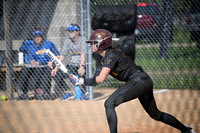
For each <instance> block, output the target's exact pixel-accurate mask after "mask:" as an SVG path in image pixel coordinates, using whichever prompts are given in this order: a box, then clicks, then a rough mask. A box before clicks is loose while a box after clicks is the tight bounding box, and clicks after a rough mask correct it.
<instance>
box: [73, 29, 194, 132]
mask: <svg viewBox="0 0 200 133" xmlns="http://www.w3.org/2000/svg"><path fill="white" fill-rule="evenodd" d="M86 42H87V43H90V44H91V46H92V52H95V53H98V54H100V55H101V56H102V62H101V65H102V68H101V69H97V71H96V72H95V75H94V77H93V78H85V79H76V77H75V76H74V78H75V79H76V84H84V85H88V86H95V85H97V84H100V83H103V82H104V81H105V79H106V77H107V76H108V74H110V75H111V76H113V77H114V78H116V79H118V80H120V81H125V84H124V85H122V86H121V87H120V88H119V89H117V90H116V91H115V92H113V93H112V95H111V96H110V97H109V98H108V99H107V100H106V101H105V104H104V105H105V110H106V117H107V122H108V125H109V128H110V132H111V133H117V114H116V111H115V107H117V106H119V105H120V104H122V103H124V102H127V101H130V100H133V99H135V98H138V99H139V101H140V103H141V104H142V106H143V108H144V109H145V111H146V112H147V113H148V114H149V116H150V117H151V118H153V119H155V120H157V121H161V122H163V123H166V124H168V125H170V126H172V127H174V128H177V129H178V130H180V131H181V132H182V133H194V131H193V130H192V128H191V127H186V126H185V125H183V124H182V123H181V122H180V121H178V120H177V119H176V118H175V117H173V116H172V115H170V114H167V113H164V112H162V111H160V110H159V109H158V108H157V106H156V102H155V99H154V96H153V82H152V80H151V78H150V77H149V75H148V74H147V73H145V72H144V71H143V69H142V68H141V67H140V66H137V65H135V64H134V63H133V62H132V61H130V60H129V59H128V58H127V57H126V56H124V54H123V53H122V52H120V51H118V50H115V49H112V34H111V33H110V32H109V31H107V30H105V29H97V30H95V31H93V33H92V35H91V36H90V39H89V40H88V41H86Z"/></svg>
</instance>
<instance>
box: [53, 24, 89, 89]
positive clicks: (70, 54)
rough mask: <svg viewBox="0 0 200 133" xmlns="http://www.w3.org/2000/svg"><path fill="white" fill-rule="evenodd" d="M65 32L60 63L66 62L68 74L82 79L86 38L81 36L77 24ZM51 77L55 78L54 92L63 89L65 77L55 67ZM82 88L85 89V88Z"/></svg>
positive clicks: (71, 25)
mask: <svg viewBox="0 0 200 133" xmlns="http://www.w3.org/2000/svg"><path fill="white" fill-rule="evenodd" d="M66 31H67V32H68V35H69V36H68V37H67V38H66V40H65V42H64V45H63V48H62V51H61V57H60V61H62V62H63V61H66V60H68V62H67V65H66V66H67V68H68V70H69V73H71V74H74V75H79V76H80V77H82V76H84V74H85V56H86V54H85V52H86V46H87V44H86V43H85V40H86V38H85V37H83V36H81V34H80V27H79V25H77V24H70V25H69V26H68V28H67V29H66ZM52 76H55V77H54V79H55V81H56V86H55V88H56V90H60V89H61V88H63V84H65V83H64V79H65V78H66V77H65V76H66V75H65V74H64V73H63V72H62V71H61V70H59V69H58V68H57V67H56V68H55V69H54V70H53V71H52ZM82 87H83V88H84V89H85V86H82ZM65 88H66V87H65Z"/></svg>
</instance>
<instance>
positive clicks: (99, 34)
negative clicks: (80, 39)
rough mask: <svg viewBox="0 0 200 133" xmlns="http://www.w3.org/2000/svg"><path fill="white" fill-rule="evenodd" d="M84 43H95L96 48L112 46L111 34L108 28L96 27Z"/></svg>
mask: <svg viewBox="0 0 200 133" xmlns="http://www.w3.org/2000/svg"><path fill="white" fill-rule="evenodd" d="M86 43H91V44H92V45H94V44H96V46H97V48H98V49H101V50H105V49H106V48H108V47H112V34H111V33H110V32H109V31H108V30H105V29H97V30H95V31H93V33H92V35H91V36H90V39H89V40H88V41H86Z"/></svg>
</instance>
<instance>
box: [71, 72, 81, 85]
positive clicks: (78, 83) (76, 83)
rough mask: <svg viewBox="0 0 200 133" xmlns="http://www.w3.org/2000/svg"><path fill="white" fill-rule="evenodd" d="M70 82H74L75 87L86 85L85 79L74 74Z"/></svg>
mask: <svg viewBox="0 0 200 133" xmlns="http://www.w3.org/2000/svg"><path fill="white" fill-rule="evenodd" d="M69 81H70V82H72V84H73V85H83V84H84V79H83V78H78V77H77V76H75V75H73V74H70V75H69Z"/></svg>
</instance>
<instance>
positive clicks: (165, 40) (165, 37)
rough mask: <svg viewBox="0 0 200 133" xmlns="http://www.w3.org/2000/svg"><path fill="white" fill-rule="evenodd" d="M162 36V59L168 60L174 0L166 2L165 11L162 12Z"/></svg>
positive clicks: (166, 0) (165, 0)
mask: <svg viewBox="0 0 200 133" xmlns="http://www.w3.org/2000/svg"><path fill="white" fill-rule="evenodd" d="M162 15H163V17H162V18H163V21H162V34H161V41H160V57H161V58H168V44H169V42H170V34H171V32H170V31H171V24H172V23H171V22H172V0H164V10H163V11H162Z"/></svg>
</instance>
